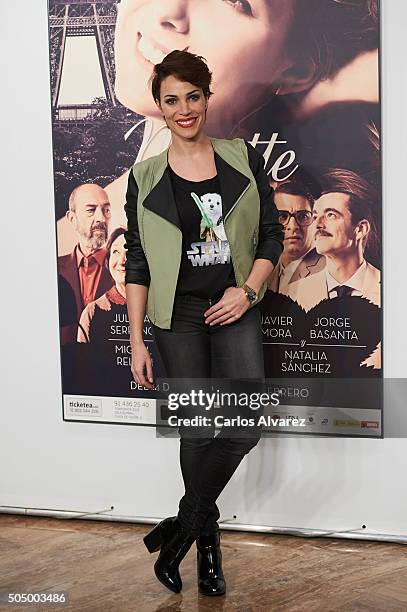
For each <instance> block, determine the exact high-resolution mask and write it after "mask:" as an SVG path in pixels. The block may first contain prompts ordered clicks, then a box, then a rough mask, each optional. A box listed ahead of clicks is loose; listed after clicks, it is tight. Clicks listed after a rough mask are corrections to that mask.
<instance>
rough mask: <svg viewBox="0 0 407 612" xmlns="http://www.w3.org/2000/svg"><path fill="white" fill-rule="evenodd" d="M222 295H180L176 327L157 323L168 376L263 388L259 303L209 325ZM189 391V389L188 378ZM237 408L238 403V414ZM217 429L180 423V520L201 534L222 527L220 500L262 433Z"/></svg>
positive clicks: (175, 310)
mask: <svg viewBox="0 0 407 612" xmlns="http://www.w3.org/2000/svg"><path fill="white" fill-rule="evenodd" d="M220 297H221V296H218V297H217V298H214V299H211V300H207V299H201V298H197V297H194V296H189V295H188V296H177V297H176V298H175V302H174V308H173V317H172V325H171V329H169V330H167V329H161V328H158V327H156V326H155V325H153V326H152V329H153V335H154V340H155V342H156V346H157V349H158V351H159V353H160V356H161V358H162V361H163V364H164V367H165V369H166V373H167V376H168V378H169V379H171V378H173V379H203V380H202V385H200V387H201V388H202V389H206V390H207V389H208V383H210V382H211V379H228V381H229V384H231V387H232V388H233V390H236V389H237V388H238V387H239V386H240V390H241V391H245V392H247V393H250V392H251V391H253V390H255V391H256V392H257V393H258V392H259V391H260V392H262V391H264V388H263V386H264V363H263V349H262V332H261V315H260V311H259V308H258V306H257V305H255V306H253V307H252V308H250V309H249V310H247V311H246V312H245V313H244V314H243V316H242V317H241V318H240V319H238V320H237V321H235V322H234V323H231V324H228V325H224V326H221V325H214V326H209V325H207V324H206V323H205V318H204V312H205V311H206V310H207V309H208V308H209V307H210V306H211V305H213V304H214V303H216V301H218V300H219V299H220ZM243 379H246V380H245V381H243ZM247 379H251V380H250V381H248V380H247ZM232 380H233V383H232V382H231V381H232ZM239 380H240V381H241V382H240V384H239V382H238V381H239ZM225 382H226V381H225ZM248 383H250V384H248ZM252 383H253V384H252ZM226 384H228V383H227V382H226ZM193 388H196V385H194V386H193ZM185 390H188V383H187V381H186V387H185ZM232 411H233V408H232ZM238 411H240V409H239V408H238V407H237V406H236V413H237V412H238ZM249 412H252V414H251V416H256V418H257V417H258V416H260V414H262V410H261V409H259V410H256V411H254V413H255V414H253V411H249ZM246 414H247V413H246ZM188 415H189V413H188V408H186V409H183V415H182V416H188ZM178 416H179V415H178ZM214 430H215V428H214V425H213V427H202V428H200V429H199V430H197V428H193V431H192V429H190V428H188V427H182V426H181V427H180V428H179V433H180V464H181V472H182V477H183V480H184V485H185V495H184V496H183V497H182V498H181V500H180V502H179V512H178V519H179V522H180V524H181V525H182V526H183V527H184V528H185V529H187V530H188V531H190V532H191V533H193V534H194V535H196V536H198V535H208V534H212V533H214V532H216V531H218V530H219V526H218V523H217V520H218V519H219V517H220V514H219V510H218V507H217V505H216V500H217V498H218V497H219V495H220V494H221V492H222V491H223V489H224V488H225V486H226V484H227V483H228V481H229V480H230V478H231V477H232V475H233V474H234V472H235V470H236V468H237V467H238V465H239V464H240V462H241V461H242V459H243V457H244V456H245V455H246V454H247V453H248V452H249V451H250V450H251V449H252V448H253V447H254V446H256V444H257V443H258V441H259V439H260V436H261V428H258V427H254V428H253V427H243V426H242V427H240V428H234V429H233V436H231V435H230V433H228V428H226V427H222V429H221V431H220V432H219V433H218V434H217V435H216V436H214V433H215V431H214ZM229 432H230V429H229ZM240 433H241V435H240Z"/></svg>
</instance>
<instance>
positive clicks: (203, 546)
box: [196, 532, 226, 595]
mask: <svg viewBox="0 0 407 612" xmlns="http://www.w3.org/2000/svg"><path fill="white" fill-rule="evenodd" d="M196 548H197V574H198V589H199V592H200V593H202V595H224V594H225V593H226V583H225V577H224V575H223V571H222V552H221V550H220V533H219V532H217V533H214V534H213V535H207V536H199V537H198V538H197V540H196Z"/></svg>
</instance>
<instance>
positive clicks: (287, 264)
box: [268, 170, 325, 295]
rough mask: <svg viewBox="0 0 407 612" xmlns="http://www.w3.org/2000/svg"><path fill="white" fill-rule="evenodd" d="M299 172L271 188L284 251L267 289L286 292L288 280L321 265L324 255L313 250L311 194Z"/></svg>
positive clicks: (313, 229) (305, 273) (323, 261)
mask: <svg viewBox="0 0 407 612" xmlns="http://www.w3.org/2000/svg"><path fill="white" fill-rule="evenodd" d="M301 174H302V173H301V171H300V170H297V173H296V174H295V175H294V177H293V178H292V179H291V180H288V181H284V182H283V183H281V184H280V185H278V186H277V187H276V188H275V190H274V197H275V202H276V206H277V209H278V220H279V222H280V223H281V224H282V225H283V227H284V251H283V253H282V255H281V257H280V260H279V262H278V265H277V266H276V267H275V268H274V270H273V272H272V274H271V276H270V278H269V281H268V288H269V289H270V290H271V291H274V292H275V293H282V294H284V295H288V293H289V285H290V283H292V282H295V281H298V280H300V279H302V278H306V277H307V276H310V275H311V274H315V273H316V272H319V271H320V270H322V269H323V268H324V267H325V257H324V256H323V255H322V254H320V253H318V252H317V251H316V249H315V224H314V218H313V212H312V211H313V206H314V196H313V195H312V193H311V189H310V188H309V187H308V186H307V184H306V181H305V177H304V178H303V177H302V176H301Z"/></svg>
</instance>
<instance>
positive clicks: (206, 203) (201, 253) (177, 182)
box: [169, 167, 236, 298]
mask: <svg viewBox="0 0 407 612" xmlns="http://www.w3.org/2000/svg"><path fill="white" fill-rule="evenodd" d="M169 170H170V176H171V180H172V185H173V189H174V196H175V202H176V205H177V208H178V214H179V217H180V220H181V229H182V258H181V266H180V270H179V275H178V284H177V288H176V294H177V295H187V294H188V295H195V296H197V297H201V298H211V297H217V296H219V294H221V293H222V292H223V291H224V290H225V289H226V287H234V286H236V279H235V274H234V271H233V265H232V261H231V258H230V250H229V242H228V241H227V239H226V234H225V230H224V227H223V217H222V197H221V193H220V184H219V179H218V176H215V177H213V178H210V179H206V180H204V181H189V180H187V179H184V178H182V177H180V176H178V175H177V174H175V172H174V171H173V170H172V168H171V167H170V168H169Z"/></svg>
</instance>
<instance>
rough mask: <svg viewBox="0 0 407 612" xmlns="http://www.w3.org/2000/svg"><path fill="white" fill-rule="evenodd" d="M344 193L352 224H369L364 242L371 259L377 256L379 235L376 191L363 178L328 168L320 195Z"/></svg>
mask: <svg viewBox="0 0 407 612" xmlns="http://www.w3.org/2000/svg"><path fill="white" fill-rule="evenodd" d="M335 192H337V193H344V194H346V195H348V196H349V204H348V206H349V212H350V215H351V219H352V223H353V224H354V225H357V224H358V223H359V222H360V221H362V219H366V220H367V221H369V224H370V232H369V234H368V237H367V240H366V248H367V247H369V250H370V251H371V254H372V257H373V258H374V259H376V257H377V256H378V246H379V233H378V227H377V222H376V218H375V217H376V214H377V210H378V204H379V193H378V190H377V189H376V188H375V187H373V186H371V185H370V183H368V182H367V181H366V180H365V179H364V178H362V177H361V176H359V174H356V172H353V171H352V170H347V169H345V168H329V169H328V170H326V172H324V174H323V175H322V177H321V195H325V194H327V193H335Z"/></svg>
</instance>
